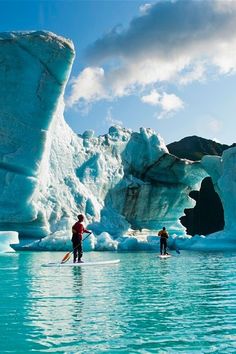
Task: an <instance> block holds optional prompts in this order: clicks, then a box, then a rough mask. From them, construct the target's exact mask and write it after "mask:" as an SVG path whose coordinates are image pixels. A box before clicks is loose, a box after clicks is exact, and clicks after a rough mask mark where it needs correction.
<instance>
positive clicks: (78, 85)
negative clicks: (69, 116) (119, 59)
mask: <svg viewBox="0 0 236 354" xmlns="http://www.w3.org/2000/svg"><path fill="white" fill-rule="evenodd" d="M104 80H105V79H104V70H103V69H102V68H98V67H91V68H86V69H84V70H83V71H82V72H81V73H80V75H79V76H78V77H77V78H73V79H72V80H71V86H72V89H71V95H70V97H69V99H68V100H67V105H68V106H69V107H70V106H72V105H74V104H75V103H77V102H79V100H81V99H83V100H84V101H88V102H93V101H96V100H99V99H101V98H108V93H107V90H106V88H105V85H104Z"/></svg>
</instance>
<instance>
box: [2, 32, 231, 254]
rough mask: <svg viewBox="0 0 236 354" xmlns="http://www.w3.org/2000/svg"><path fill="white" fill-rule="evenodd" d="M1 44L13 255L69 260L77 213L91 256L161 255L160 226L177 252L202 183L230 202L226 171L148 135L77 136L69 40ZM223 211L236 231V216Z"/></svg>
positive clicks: (29, 36)
mask: <svg viewBox="0 0 236 354" xmlns="http://www.w3.org/2000/svg"><path fill="white" fill-rule="evenodd" d="M0 39H1V40H0V59H1V67H0V81H1V85H0V90H1V95H0V97H1V98H0V121H1V128H0V134H1V143H0V186H1V190H2V194H1V197H0V230H1V231H3V232H5V233H7V232H8V233H9V235H10V233H11V232H15V233H14V235H16V233H17V234H18V235H19V244H18V245H17V246H15V248H18V249H37V250H68V249H69V248H70V247H71V242H70V238H71V226H72V225H73V223H74V222H75V220H76V217H77V214H79V213H83V214H84V215H85V217H86V224H87V225H88V228H89V229H91V230H92V231H93V235H91V237H89V238H88V239H86V242H85V244H84V247H85V249H86V250H93V249H96V250H129V249H137V250H140V249H157V248H158V247H159V246H158V245H159V239H158V237H157V230H158V229H160V228H162V226H166V227H167V229H168V231H169V232H170V233H171V235H172V238H171V239H170V245H173V248H174V247H175V245H176V240H177V237H179V239H180V243H181V245H182V243H184V241H181V240H182V239H181V237H180V236H185V229H184V227H183V226H182V225H181V223H180V221H179V218H180V217H181V216H182V215H183V210H184V209H185V208H190V207H193V206H194V204H195V202H194V200H193V199H192V198H190V197H189V193H190V192H191V191H192V190H194V189H199V187H200V184H201V181H202V180H203V178H205V177H206V176H208V175H211V176H212V175H213V181H215V182H214V183H215V185H216V186H217V191H218V190H219V195H220V197H221V198H222V199H225V198H226V199H227V195H228V194H227V192H226V191H224V188H225V187H224V184H225V183H227V181H226V178H225V177H223V175H222V171H223V170H224V168H225V174H227V172H226V170H227V168H230V166H228V162H226V161H225V162H224V167H222V162H221V161H220V160H218V159H216V158H212V157H206V158H204V159H203V160H202V162H199V161H197V162H193V161H190V160H187V159H181V158H178V157H176V156H174V155H172V154H170V153H169V151H168V149H167V147H166V145H165V143H164V140H163V139H162V137H161V136H160V135H159V134H157V133H156V132H154V131H153V130H151V129H149V128H140V131H139V132H133V131H131V130H130V129H125V128H121V127H119V126H112V127H110V129H109V131H108V133H107V134H105V135H103V136H99V137H96V136H95V135H94V132H93V131H91V130H89V131H85V132H84V133H83V134H81V135H77V134H75V133H74V132H73V131H72V130H71V128H70V127H69V126H68V125H67V124H66V122H65V119H64V98H63V96H64V91H65V87H66V83H67V81H68V78H69V75H70V71H71V67H72V64H73V60H74V56H75V51H74V47H73V44H72V42H71V41H70V40H68V39H65V38H62V37H59V36H56V35H55V34H52V33H50V32H42V31H40V32H11V33H2V34H0ZM224 156H225V159H226V160H228V159H229V153H227V152H225V155H224ZM228 193H230V192H228ZM226 194H227V195H226ZM223 204H224V207H226V210H225V213H226V212H228V213H229V214H227V215H228V219H227V220H228V221H227V223H226V224H227V225H226V226H227V227H229V228H231V227H232V224H230V220H231V217H233V216H234V213H233V212H231V213H230V212H229V209H230V208H229V206H228V205H227V203H226V202H225V203H223ZM11 235H13V234H11ZM14 237H15V236H14ZM187 240H189V238H187ZM0 242H1V239H0ZM188 242H190V241H188ZM191 242H193V241H191ZM183 248H184V245H183Z"/></svg>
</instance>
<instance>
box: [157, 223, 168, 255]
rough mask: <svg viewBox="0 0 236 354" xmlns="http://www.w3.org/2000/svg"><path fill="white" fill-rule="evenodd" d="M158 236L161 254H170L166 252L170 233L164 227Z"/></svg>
mask: <svg viewBox="0 0 236 354" xmlns="http://www.w3.org/2000/svg"><path fill="white" fill-rule="evenodd" d="M158 236H160V238H161V239H160V253H161V254H162V252H164V254H168V253H167V251H166V248H167V239H168V237H169V235H168V232H167V231H166V228H165V227H163V228H162V230H160V231H159V232H158Z"/></svg>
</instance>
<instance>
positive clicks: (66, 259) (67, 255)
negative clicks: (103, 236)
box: [61, 232, 92, 263]
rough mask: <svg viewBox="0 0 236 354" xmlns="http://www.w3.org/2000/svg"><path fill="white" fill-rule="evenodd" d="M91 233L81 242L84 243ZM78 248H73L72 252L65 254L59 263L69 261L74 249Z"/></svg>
mask: <svg viewBox="0 0 236 354" xmlns="http://www.w3.org/2000/svg"><path fill="white" fill-rule="evenodd" d="M91 233H92V232H90V233H89V234H88V235H87V236H86V237H85V238H84V239H83V240H82V242H84V240H86V238H87V237H89V236H90V235H91ZM78 247H79V245H78V246H76V247H74V248H73V250H72V251H71V252H68V253H66V255H65V256H64V257H63V259H62V261H61V263H66V262H67V261H68V260H69V259H70V256H71V255H72V253H73V252H74V250H76V248H78Z"/></svg>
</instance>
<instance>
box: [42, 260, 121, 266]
mask: <svg viewBox="0 0 236 354" xmlns="http://www.w3.org/2000/svg"><path fill="white" fill-rule="evenodd" d="M119 262H120V260H119V259H114V260H111V261H97V262H83V263H70V262H68V263H58V262H57V263H47V264H42V267H87V266H98V265H112V264H117V263H119Z"/></svg>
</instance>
